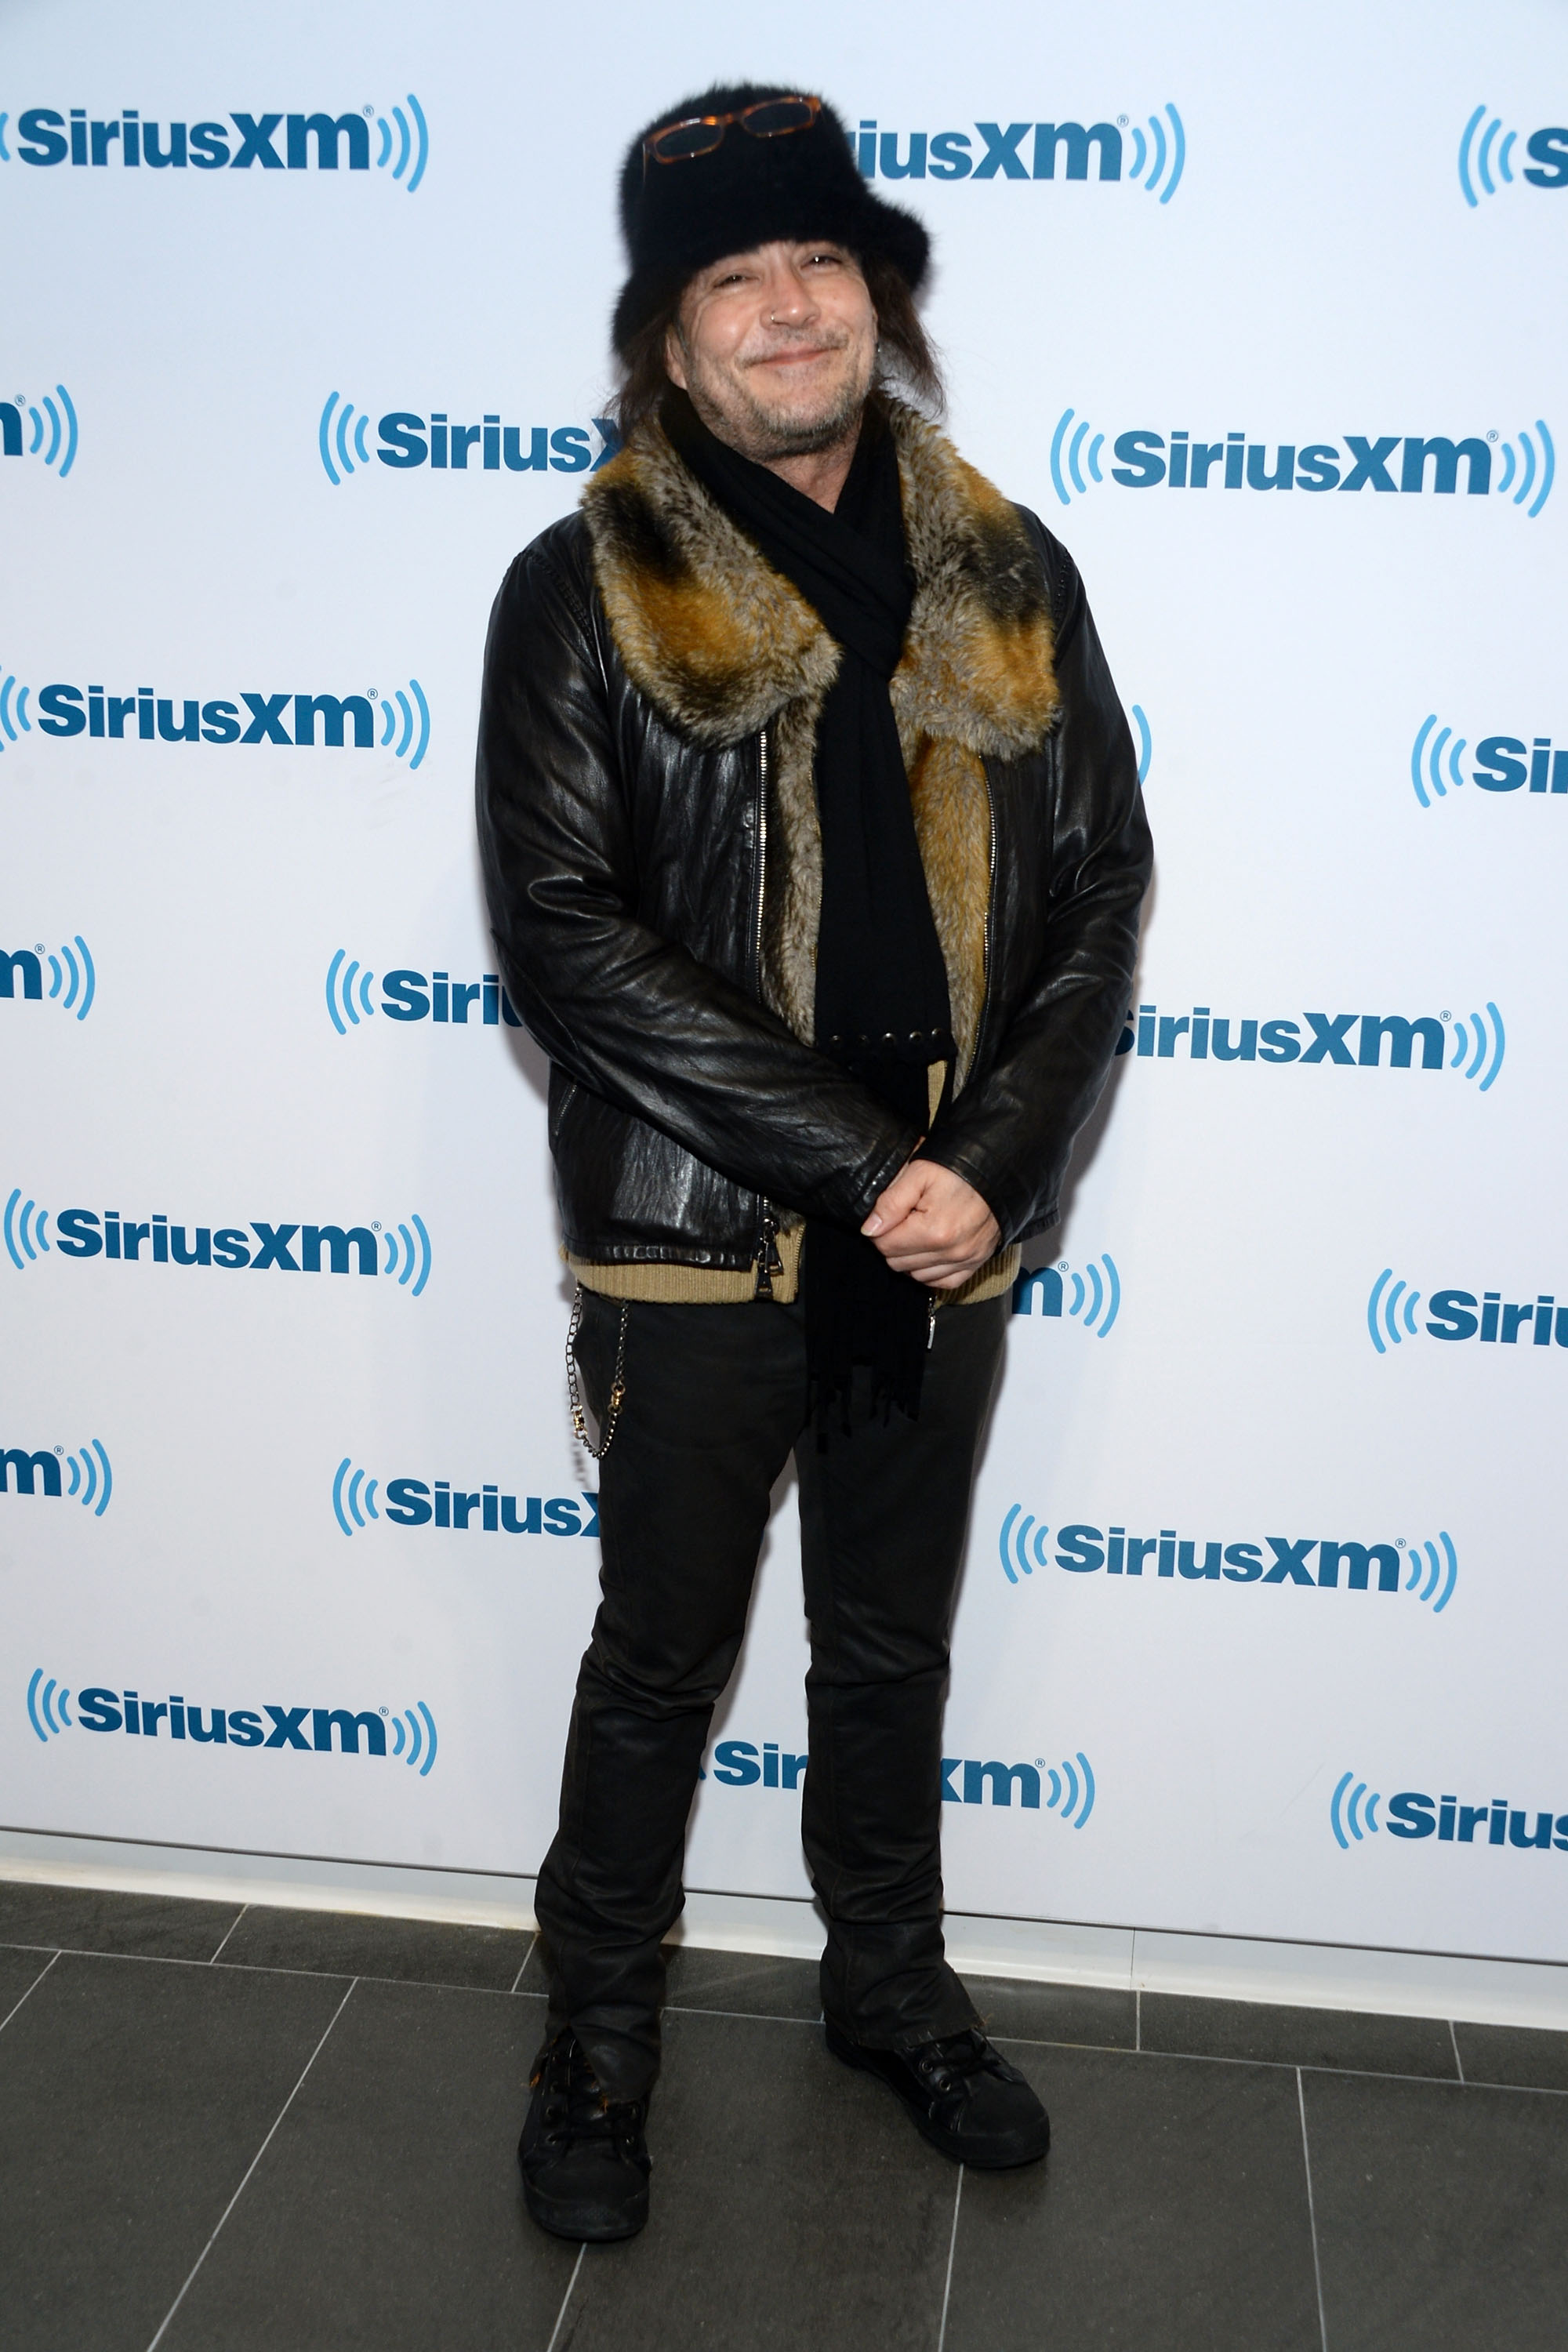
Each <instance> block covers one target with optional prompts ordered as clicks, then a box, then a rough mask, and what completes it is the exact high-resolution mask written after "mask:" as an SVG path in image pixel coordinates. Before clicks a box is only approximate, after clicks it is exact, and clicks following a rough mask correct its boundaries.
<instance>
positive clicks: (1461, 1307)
mask: <svg viewBox="0 0 1568 2352" xmlns="http://www.w3.org/2000/svg"><path fill="white" fill-rule="evenodd" d="M1421 1296H1422V1294H1421V1293H1420V1291H1419V1290H1415V1289H1413V1288H1411V1287H1410V1286H1409V1285H1408V1284H1406V1283H1405V1282H1404V1281H1403V1280H1401V1281H1397V1282H1396V1281H1395V1280H1394V1268H1393V1267H1392V1266H1391V1265H1385V1266H1384V1269H1383V1272H1382V1273H1381V1274H1380V1275H1379V1276H1378V1277H1377V1280H1376V1281H1375V1282H1374V1283H1373V1286H1372V1289H1371V1291H1370V1293H1369V1294H1368V1297H1367V1302H1366V1328H1367V1330H1368V1331H1369V1332H1370V1334H1371V1336H1372V1344H1373V1347H1374V1348H1375V1349H1377V1352H1378V1354H1379V1355H1380V1356H1386V1355H1387V1353H1388V1350H1389V1349H1390V1348H1391V1347H1393V1348H1402V1347H1403V1346H1404V1344H1405V1340H1406V1339H1415V1337H1416V1333H1417V1326H1416V1321H1415V1309H1416V1307H1418V1306H1419V1304H1420V1302H1421ZM1426 1307H1427V1317H1426V1323H1425V1324H1423V1325H1422V1326H1421V1327H1420V1328H1421V1329H1423V1330H1426V1331H1428V1332H1430V1334H1431V1336H1432V1338H1433V1339H1481V1340H1484V1341H1487V1342H1489V1343H1494V1344H1497V1345H1499V1346H1501V1347H1504V1348H1517V1347H1519V1346H1520V1345H1521V1343H1522V1344H1525V1345H1528V1346H1530V1347H1533V1348H1550V1347H1551V1345H1552V1341H1553V1339H1555V1341H1556V1342H1557V1345H1558V1346H1559V1347H1560V1348H1568V1307H1559V1306H1558V1305H1557V1301H1556V1297H1555V1294H1554V1293H1553V1292H1552V1291H1549V1290H1542V1291H1541V1292H1539V1293H1538V1294H1537V1296H1536V1297H1534V1298H1526V1299H1522V1300H1521V1301H1520V1302H1519V1303H1518V1304H1517V1305H1510V1303H1509V1301H1507V1300H1506V1299H1505V1298H1504V1297H1503V1295H1502V1293H1501V1291H1500V1290H1483V1291H1482V1292H1481V1294H1480V1296H1479V1297H1477V1296H1476V1293H1475V1292H1474V1291H1473V1290H1434V1291H1433V1292H1432V1294H1431V1296H1430V1297H1428V1299H1427V1301H1426ZM1478 1309H1479V1312H1478Z"/></svg>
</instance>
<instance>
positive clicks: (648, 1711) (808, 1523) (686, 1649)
mask: <svg viewBox="0 0 1568 2352" xmlns="http://www.w3.org/2000/svg"><path fill="white" fill-rule="evenodd" d="M1006 1307H1007V1302H1006V1299H1005V1297H1004V1298H997V1299H991V1300H988V1301H984V1302H982V1303H981V1304H980V1305H978V1306H971V1307H947V1308H944V1309H943V1310H942V1312H941V1313H939V1315H938V1316H937V1318H936V1337H935V1342H934V1345H933V1347H932V1349H931V1355H930V1357H929V1359H928V1360H927V1367H926V1377H925V1390H924V1394H923V1397H922V1399H921V1414H920V1419H919V1421H918V1422H911V1421H910V1420H909V1419H908V1418H907V1417H906V1416H905V1415H904V1414H902V1413H900V1412H896V1411H895V1412H892V1413H891V1414H889V1417H888V1419H887V1420H886V1421H885V1422H884V1421H883V1420H881V1419H880V1418H879V1416H876V1415H873V1414H872V1413H871V1412H869V1410H868V1398H867V1397H866V1395H865V1394H864V1393H862V1391H860V1390H859V1389H857V1391H856V1393H855V1396H854V1398H853V1400H852V1406H853V1412H852V1432H851V1434H850V1435H849V1436H847V1437H845V1436H844V1435H842V1434H841V1433H840V1432H839V1431H838V1430H837V1429H835V1430H834V1431H833V1432H832V1433H831V1434H830V1436H829V1440H828V1444H827V1447H826V1451H820V1450H819V1449H818V1444H817V1438H816V1431H815V1429H808V1428H807V1427H806V1423H805V1405H806V1381H805V1322H804V1317H803V1314H802V1311H801V1309H800V1308H799V1307H781V1306H778V1305H775V1304H772V1303H765V1302H759V1303H756V1304H748V1305H746V1306H735V1307H716V1306H715V1307H710V1306H700V1307H661V1306H651V1305H647V1304H645V1303H643V1302H640V1301H639V1302H637V1303H636V1304H634V1305H633V1307H632V1308H631V1311H630V1319H629V1325H628V1329H627V1336H626V1403H625V1406H624V1408H623V1411H622V1413H621V1418H620V1423H619V1426H618V1428H617V1429H616V1434H615V1438H614V1441H613V1443H612V1444H611V1446H610V1449H609V1451H608V1453H607V1454H605V1459H604V1464H603V1466H602V1469H601V1473H600V1498H599V1523H600V1538H601V1543H602V1547H603V1556H604V1570H603V1577H602V1586H603V1593H604V1598H603V1600H602V1601H601V1603H600V1606H599V1612H598V1615H597V1617H596V1618H595V1623H594V1634H593V1639H592V1641H591V1643H589V1646H588V1650H587V1653H586V1654H585V1656H584V1660H583V1665H582V1671H581V1673H580V1674H579V1675H578V1679H577V1696H576V1701H575V1704H574V1707H573V1710H572V1727H571V1731H570V1734H569V1736H568V1738H567V1743H566V1761H565V1768H564V1770H563V1776H562V1789H561V1822H560V1827H559V1829H558V1830H557V1832H556V1835H555V1839H554V1842H553V1843H552V1846H551V1848H550V1851H549V1853H548V1854H547V1855H546V1856H545V1858H544V1862H543V1864H542V1868H541V1870H540V1874H539V1888H538V1896H537V1909H538V1916H539V1924H540V1928H541V1931H542V1942H543V1948H544V1956H545V1958H546V1961H547V1963H548V1967H549V1972H550V1981H551V1993H552V1999H551V2022H552V2026H559V2025H561V2024H563V2023H568V2022H569V2023H570V2024H571V2025H572V2027H573V2028H574V2031H575V2032H576V2034H577V2036H578V2039H579V2040H580V2042H582V2044H583V2046H584V2050H585V2051H586V2053H587V2054H588V2057H589V2059H590V2060H591V2062H592V2063H593V2065H594V2067H595V2071H596V2072H597V2074H598V2075H599V2078H600V2080H601V2082H602V2083H603V2084H605V2089H606V2090H607V2091H608V2092H609V2093H610V2094H611V2095H612V2096H614V2097H618V2098H635V2097H637V2096H640V2095H641V2094H642V2093H643V2092H644V2091H645V2090H646V2089H647V2086H648V2085H649V2084H651V2082H652V2080H653V2077H654V2075H655V2074H656V2073H657V2071H658V2049H659V2038H658V2011H659V2005H660V2001H661V2000H662V1997H663V1990H664V1965H663V1960H662V1958H661V1955H660V1951H659V1945H660V1942H661V1940H662V1938H663V1937H664V1936H665V1934H666V1933H667V1931H668V1928H669V1927H670V1926H671V1925H672V1924H673V1922H674V1921H675V1919H676V1918H677V1917H678V1916H679V1913H680V1909H681V1905H682V1900H683V1897H682V1893H681V1883H680V1882H681V1864H682V1861H683V1858H684V1849H685V1833H686V1822H687V1815H688V1813H689V1811H690V1808H691V1801H692V1798H693V1796H694V1795H695V1793H696V1789H697V1776H698V1769H699V1767H700V1763H701V1760H702V1751H703V1748H704V1746H705V1744H706V1742H707V1738H708V1730H709V1725H710V1719H711V1717H712V1713H713V1706H714V1703H715V1701H716V1700H717V1699H718V1697H719V1695H720V1693H721V1691H722V1690H723V1688H724V1685H725V1684H726V1683H727V1682H728V1681H729V1679H730V1676H731V1672H732V1671H733V1668H734V1664H735V1660H736V1656H737V1654H738V1653H739V1651H740V1647H741V1640H742V1634H743V1633H744V1631H745V1623H746V1610H747V1605H748V1603H749V1601H750V1599H751V1592H752V1580H753V1578H754V1576H755V1573H756V1564H757V1555H758V1551H759V1549H760V1548H761V1545H762V1539H763V1531H764V1529H765V1528H766V1525H767V1518H768V1502H769V1496H770V1493H771V1490H772V1488H773V1482H774V1480H775V1479H776V1478H777V1477H778V1475H779V1474H780V1472H781V1471H782V1470H783V1469H784V1465H785V1463H786V1462H787V1460H788V1458H789V1455H790V1454H791V1452H792V1450H794V1451H795V1459H796V1466H797V1470H798V1474H799V1479H800V1517H801V1549H802V1554H803V1561H804V1570H805V1607H806V1615H807V1618H808V1620H809V1622H810V1628H811V1665H810V1668H809V1671H808V1672H807V1675H806V1681H805V1687H806V1705H807V1715H808V1721H809V1726H810V1729H809V1738H808V1749H809V1755H810V1762H809V1765H808V1767H807V1770H806V1777H805V1790H804V1794H803V1798H802V1808H801V1834H802V1838H803V1841H804V1843H805V1854H806V1861H807V1864H809V1867H810V1871H811V1879H812V1885H814V1887H815V1888H816V1895H817V1898H818V1901H819V1902H820V1904H821V1906H822V1909H823V1911H824V1912H825V1914H826V1919H827V1943H826V1950H825V1951H824V1954H823V1958H822V1998H823V2005H824V2008H825V2010H826V2012H827V2014H828V2015H829V2016H830V2017H832V2018H834V2019H835V2020H836V2021H837V2022H838V2023H839V2024H841V2025H842V2026H844V2027H845V2028H846V2030H847V2032H849V2033H850V2034H851V2035H853V2037H854V2038H855V2039H856V2040H857V2041H858V2042H864V2043H867V2044H869V2045H872V2046H875V2047H879V2048H884V2049H886V2048H898V2047H900V2046H902V2047H908V2046H910V2045H911V2044H913V2043H915V2042H921V2041H926V2040H929V2039H931V2038H932V2037H934V2036H936V2035H941V2034H948V2033H957V2032H963V2029H964V2028H965V2027H966V2026H969V2025H972V2024H973V2023H975V2022H976V2019H975V2012H974V2010H973V2006H972V2004H971V2002H970V2000H969V1996H968V1994H967V1993H966V1992H965V1991H964V1990H963V1986H962V1985H961V1984H960V1982H959V1980H958V1979H957V1977H956V1976H955V1975H954V1974H953V1972H952V1969H951V1968H950V1967H949V1966H948V1964H947V1960H946V1958H945V1957H944V1954H943V1948H942V1857H941V1817H942V1761H941V1759H942V1707H943V1703H944V1701H945V1698H946V1695H947V1671H948V1638H949V1633H950V1630H951V1627H952V1609H953V1599H954V1592H955V1588H956V1585H957V1580H958V1570H959V1564H960V1560H961V1559H962V1556H963V1538H964V1532H965V1527H966V1522H967V1519H968V1515H969V1500H970V1491H971V1487H972V1486H973V1475H974V1464H975V1457H976V1454H977V1451H978V1447H979V1442H980V1436H981V1433H982V1430H983V1428H984V1422H985V1416H986V1412H987V1411H988V1409H989V1407H990V1403H991V1398H992V1395H993V1392H994V1389H995V1385H996V1378H997V1373H998V1370H999V1367H1000V1363H1001V1355H1002V1339H1003V1332H1004V1328H1005V1314H1006ZM620 1316H621V1307H620V1302H619V1301H618V1300H616V1299H613V1298H606V1297H600V1296H597V1295H595V1294H594V1293H587V1294H585V1296H584V1316H583V1324H582V1329H581V1332H580V1334H579V1339H578V1361H579V1364H580V1366H581V1369H582V1375H583V1384H584V1390H585V1391H586V1393H587V1396H588V1400H589V1402H590V1403H591V1404H592V1405H593V1407H594V1409H595V1412H600V1411H602V1408H603V1405H604V1402H605V1397H606V1396H607V1394H608V1392H609V1387H610V1375H611V1370H612V1368H613V1365H614V1361H615V1350H616V1336H617V1333H618V1329H619V1325H620ZM859 1377H860V1376H859V1375H857V1378H859Z"/></svg>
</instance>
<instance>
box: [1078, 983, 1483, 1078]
mask: <svg viewBox="0 0 1568 2352" xmlns="http://www.w3.org/2000/svg"><path fill="white" fill-rule="evenodd" d="M1302 1022H1304V1023H1305V1024H1306V1029H1307V1035H1306V1036H1305V1037H1303V1034H1302V1028H1301V1023H1302ZM1445 1022H1451V1023H1452V1029H1451V1032H1450V1034H1451V1037H1452V1041H1453V1052H1452V1053H1451V1054H1449V1053H1447V1040H1446V1039H1445V1037H1444V1034H1443V1024H1444V1023H1445ZM1352 1029H1358V1030H1359V1033H1360V1034H1359V1035H1358V1037H1357V1041H1356V1050H1355V1052H1354V1053H1352V1051H1351V1032H1352ZM1183 1040H1185V1041H1186V1042H1185V1046H1184V1052H1183V1053H1182V1055H1180V1056H1179V1057H1178V1056H1177V1054H1176V1047H1177V1045H1179V1044H1181V1042H1182V1041H1183ZM1418 1044H1419V1045H1420V1048H1421V1052H1420V1059H1419V1063H1418V1064H1416V1061H1415V1047H1416V1045H1418ZM1384 1045H1386V1046H1387V1048H1388V1055H1387V1059H1386V1060H1384ZM1507 1045H1508V1039H1507V1035H1506V1034H1505V1032H1504V1029H1503V1021H1502V1014H1501V1013H1500V1012H1499V1011H1498V1009H1497V1006H1496V1005H1495V1004H1493V1003H1490V1001H1489V1002H1488V1004H1487V1010H1486V1018H1485V1019H1484V1020H1483V1019H1482V1017H1481V1015H1480V1014H1479V1013H1471V1015H1470V1019H1469V1023H1468V1025H1467V1024H1466V1023H1465V1022H1463V1021H1454V1019H1453V1015H1452V1014H1451V1013H1423V1014H1421V1015H1419V1016H1417V1017H1416V1018H1415V1019H1414V1020H1406V1019H1405V1015H1404V1014H1403V1013H1303V1014H1302V1015H1301V1021H1300V1022H1297V1021H1253V1020H1247V1021H1231V1020H1229V1019H1228V1018H1227V1019H1218V1018H1216V1017H1215V1014H1214V1013H1211V1012H1210V1010H1209V1008H1208V1006H1207V1005H1206V1004H1194V1007H1193V1009H1192V1011H1191V1013H1162V1012H1161V1011H1160V1009H1159V1007H1158V1005H1154V1004H1141V1005H1139V1007H1138V1009H1137V1018H1136V1024H1134V1017H1133V1013H1132V1010H1131V1007H1129V1008H1128V1013H1127V1026H1126V1028H1125V1029H1123V1031H1122V1032H1121V1038H1120V1039H1119V1041H1118V1043H1117V1047H1116V1050H1117V1052H1118V1053H1119V1054H1131V1053H1132V1052H1133V1051H1134V1050H1136V1052H1137V1054H1138V1056H1139V1058H1140V1059H1141V1060H1142V1061H1146V1062H1147V1061H1160V1062H1169V1061H1173V1060H1176V1059H1177V1058H1180V1059H1182V1060H1184V1061H1188V1062H1207V1061H1215V1062H1276V1063H1279V1062H1300V1065H1301V1066H1302V1068H1303V1069H1305V1068H1306V1066H1308V1064H1309V1063H1311V1062H1332V1063H1335V1064H1336V1065H1338V1066H1340V1067H1341V1068H1342V1069H1361V1070H1383V1069H1387V1070H1408V1069H1410V1068H1411V1067H1412V1066H1419V1067H1420V1068H1421V1069H1423V1070H1440V1069H1442V1068H1443V1067H1444V1065H1445V1062H1446V1063H1447V1067H1448V1068H1449V1069H1450V1070H1463V1072H1464V1075H1465V1076H1466V1077H1467V1078H1479V1080H1480V1091H1481V1093H1482V1094H1485V1093H1486V1092H1487V1091H1488V1089H1489V1087H1491V1085H1492V1083H1493V1081H1494V1080H1495V1078H1496V1077H1497V1075H1498V1072H1499V1071H1500V1069H1501V1067H1502V1064H1503V1055H1504V1053H1505V1052H1506V1050H1507ZM1483 1070H1484V1072H1485V1075H1484V1076H1483V1075H1482V1072H1483Z"/></svg>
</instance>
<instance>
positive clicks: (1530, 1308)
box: [1426, 1290, 1568, 1348]
mask: <svg viewBox="0 0 1568 2352" xmlns="http://www.w3.org/2000/svg"><path fill="white" fill-rule="evenodd" d="M1426 1328H1427V1330H1428V1331H1429V1332H1430V1333H1431V1335H1432V1337H1433V1339H1455V1340H1458V1339H1479V1340H1482V1341H1485V1342H1493V1343H1495V1344H1497V1345H1498V1346H1500V1347H1504V1348H1517V1347H1519V1346H1521V1345H1529V1346H1531V1347H1535V1348H1550V1347H1551V1345H1552V1341H1553V1340H1554V1339H1555V1341H1556V1343H1557V1345H1558V1346H1559V1347H1560V1348H1568V1307H1559V1306H1558V1305H1557V1302H1556V1298H1555V1297H1554V1295H1553V1294H1552V1292H1551V1291H1548V1290H1542V1291H1541V1292H1539V1293H1538V1294H1537V1296H1536V1297H1534V1298H1526V1299H1521V1300H1520V1301H1519V1302H1518V1303H1517V1304H1516V1303H1514V1302H1511V1301H1510V1300H1508V1299H1505V1298H1504V1297H1503V1295H1502V1293H1501V1292H1500V1290H1484V1291H1482V1292H1481V1294H1480V1296H1479V1297H1477V1296H1476V1293H1475V1292H1474V1291H1473V1290H1435V1291H1433V1292H1432V1294H1431V1296H1430V1297H1428V1299H1427V1301H1426Z"/></svg>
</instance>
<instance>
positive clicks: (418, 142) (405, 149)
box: [375, 90, 430, 195]
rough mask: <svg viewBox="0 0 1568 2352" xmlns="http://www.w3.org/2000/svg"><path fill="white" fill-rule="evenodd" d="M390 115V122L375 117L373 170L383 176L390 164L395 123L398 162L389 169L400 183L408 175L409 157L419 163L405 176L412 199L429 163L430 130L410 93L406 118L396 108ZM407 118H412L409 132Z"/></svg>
mask: <svg viewBox="0 0 1568 2352" xmlns="http://www.w3.org/2000/svg"><path fill="white" fill-rule="evenodd" d="M391 114H392V122H388V121H387V119H386V116H385V115H384V114H378V115H377V116H376V118H375V127H376V129H377V130H378V131H380V133H381V152H380V154H379V155H378V156H377V157H376V159H375V162H376V168H377V170H378V171H383V172H384V171H385V169H386V166H387V163H389V162H390V160H391V156H392V143H393V142H392V124H393V123H395V124H396V126H397V161H396V163H394V164H393V166H392V176H393V178H394V179H395V180H401V179H402V177H403V174H404V173H405V172H407V171H408V159H409V157H410V155H415V154H416V155H417V158H418V160H417V162H416V163H415V166H414V169H413V171H412V172H409V173H408V181H407V192H408V194H410V195H412V194H414V191H415V189H416V187H417V186H418V185H419V183H420V181H421V180H422V179H423V178H424V177H425V166H426V163H428V162H429V160H430V131H429V126H428V124H427V123H426V120H425V110H424V108H423V107H422V106H421V105H420V103H419V100H417V99H416V97H415V95H414V92H413V91H412V90H410V91H409V92H408V113H407V114H405V113H404V111H403V109H402V108H401V107H400V106H395V107H393V108H392V109H391ZM410 115H411V116H412V117H413V129H412V131H410V128H409V116H410Z"/></svg>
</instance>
